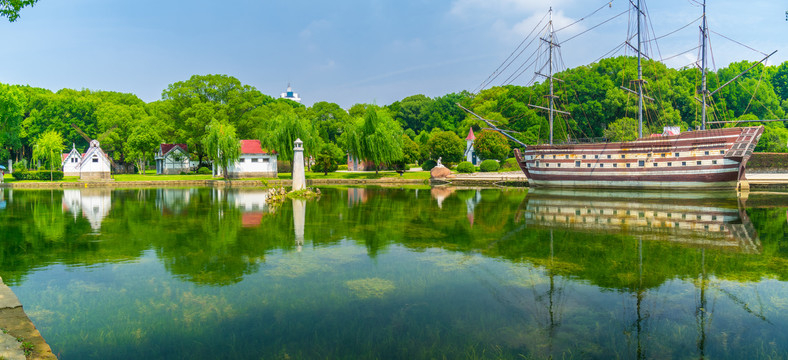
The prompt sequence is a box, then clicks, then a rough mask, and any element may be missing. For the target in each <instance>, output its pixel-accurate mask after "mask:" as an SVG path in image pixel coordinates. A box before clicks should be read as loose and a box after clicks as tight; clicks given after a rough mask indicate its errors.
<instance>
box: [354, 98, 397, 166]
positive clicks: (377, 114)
mask: <svg viewBox="0 0 788 360" xmlns="http://www.w3.org/2000/svg"><path fill="white" fill-rule="evenodd" d="M403 134H404V132H403V131H402V127H400V125H399V123H398V122H397V121H396V120H394V119H393V118H392V117H391V115H389V113H388V111H386V110H381V109H374V108H372V107H369V108H367V110H366V113H365V114H364V118H362V119H358V120H357V121H356V122H355V123H354V124H353V125H352V126H348V129H347V131H346V132H345V133H344V134H343V137H344V138H343V143H344V144H345V146H346V147H347V149H348V152H349V153H350V155H352V156H355V157H356V158H358V159H359V160H362V161H369V162H372V163H373V164H374V166H375V173H376V174H377V173H378V170H379V168H380V164H391V163H394V162H397V161H400V160H402V158H403V156H404V155H403V152H402V135H403Z"/></svg>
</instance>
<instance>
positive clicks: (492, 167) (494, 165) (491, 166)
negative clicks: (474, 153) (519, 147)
mask: <svg viewBox="0 0 788 360" xmlns="http://www.w3.org/2000/svg"><path fill="white" fill-rule="evenodd" d="M500 168H501V166H500V164H498V162H497V161H495V160H492V159H487V160H484V161H482V163H481V164H479V170H481V171H482V172H494V171H498V169H500Z"/></svg>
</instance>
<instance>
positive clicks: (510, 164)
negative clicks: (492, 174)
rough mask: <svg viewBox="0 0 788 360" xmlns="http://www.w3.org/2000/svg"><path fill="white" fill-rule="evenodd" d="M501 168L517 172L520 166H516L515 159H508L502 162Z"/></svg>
mask: <svg viewBox="0 0 788 360" xmlns="http://www.w3.org/2000/svg"><path fill="white" fill-rule="evenodd" d="M501 168H502V169H507V170H509V169H511V170H519V169H520V166H519V165H517V159H515V158H508V159H506V161H504V162H503V165H502V166H501Z"/></svg>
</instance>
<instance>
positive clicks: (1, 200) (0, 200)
mask: <svg viewBox="0 0 788 360" xmlns="http://www.w3.org/2000/svg"><path fill="white" fill-rule="evenodd" d="M5 206H6V205H5V190H2V189H0V210H4V209H5Z"/></svg>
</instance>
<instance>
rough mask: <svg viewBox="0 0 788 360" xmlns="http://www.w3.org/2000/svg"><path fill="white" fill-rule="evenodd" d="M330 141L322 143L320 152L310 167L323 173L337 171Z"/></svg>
mask: <svg viewBox="0 0 788 360" xmlns="http://www.w3.org/2000/svg"><path fill="white" fill-rule="evenodd" d="M330 145H333V144H331V143H329V144H325V145H323V147H322V148H321V149H320V153H318V154H317V158H316V159H315V165H314V166H313V167H312V169H313V170H315V171H317V172H322V173H323V175H328V173H329V172H334V171H337V168H338V167H337V162H336V160H335V159H334V154H332V148H331V146H330Z"/></svg>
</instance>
